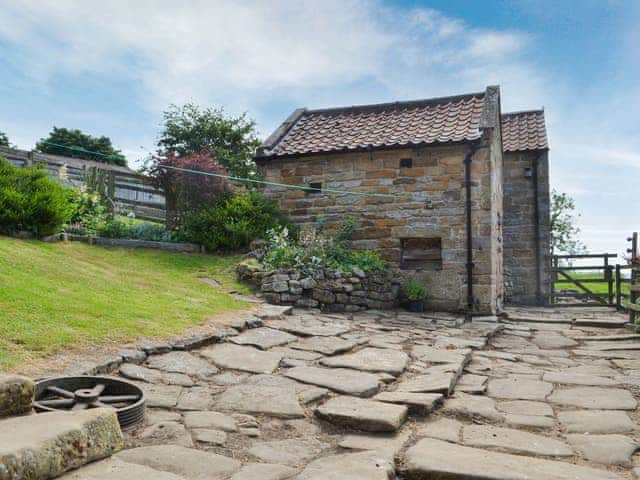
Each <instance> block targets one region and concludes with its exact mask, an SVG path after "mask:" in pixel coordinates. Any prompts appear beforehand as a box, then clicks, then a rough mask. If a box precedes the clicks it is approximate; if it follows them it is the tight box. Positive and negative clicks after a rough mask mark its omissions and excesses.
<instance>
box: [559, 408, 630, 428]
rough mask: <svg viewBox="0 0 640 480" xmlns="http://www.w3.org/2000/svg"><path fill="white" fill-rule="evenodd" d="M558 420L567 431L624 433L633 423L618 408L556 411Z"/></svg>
mask: <svg viewBox="0 0 640 480" xmlns="http://www.w3.org/2000/svg"><path fill="white" fill-rule="evenodd" d="M558 420H559V421H560V423H561V424H562V426H563V427H564V428H565V429H566V430H567V432H568V433H592V434H593V433H596V434H597V433H626V432H632V431H633V430H634V429H635V424H634V423H633V421H631V419H630V418H629V416H628V415H627V414H626V413H625V412H621V411H619V410H576V411H564V412H558Z"/></svg>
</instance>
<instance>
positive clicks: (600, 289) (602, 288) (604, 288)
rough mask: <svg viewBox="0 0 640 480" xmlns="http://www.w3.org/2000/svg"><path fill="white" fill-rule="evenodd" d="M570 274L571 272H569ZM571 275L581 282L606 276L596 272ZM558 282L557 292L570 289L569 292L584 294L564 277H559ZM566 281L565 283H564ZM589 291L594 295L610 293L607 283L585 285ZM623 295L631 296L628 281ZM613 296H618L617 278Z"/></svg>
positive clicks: (623, 288)
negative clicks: (581, 280)
mask: <svg viewBox="0 0 640 480" xmlns="http://www.w3.org/2000/svg"><path fill="white" fill-rule="evenodd" d="M567 273H569V272H567ZM569 275H570V276H571V277H572V278H575V279H576V280H580V279H585V278H604V274H603V273H602V272H596V273H593V272H591V273H585V272H570V273H569ZM558 280H559V281H558V282H556V284H555V289H556V291H557V290H561V289H568V290H575V291H578V292H582V290H581V289H580V288H579V287H578V286H577V285H575V284H574V283H571V282H568V281H566V279H565V278H564V277H562V275H559V278H558ZM563 280H564V281H563ZM584 285H585V286H586V287H587V288H588V289H589V290H591V291H592V292H593V293H605V294H606V293H608V292H609V285H608V284H607V283H604V282H602V283H585V284H584ZM622 293H625V294H629V282H628V281H624V279H623V281H622ZM613 294H614V296H615V294H616V285H615V278H614V284H613Z"/></svg>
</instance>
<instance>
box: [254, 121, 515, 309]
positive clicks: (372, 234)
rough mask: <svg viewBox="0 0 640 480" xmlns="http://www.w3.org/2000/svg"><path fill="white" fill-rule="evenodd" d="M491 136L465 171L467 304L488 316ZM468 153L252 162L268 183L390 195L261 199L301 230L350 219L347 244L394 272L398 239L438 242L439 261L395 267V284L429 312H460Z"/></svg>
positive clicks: (286, 194)
mask: <svg viewBox="0 0 640 480" xmlns="http://www.w3.org/2000/svg"><path fill="white" fill-rule="evenodd" d="M494 130H495V129H491V130H490V131H489V132H488V133H487V135H486V138H484V139H483V144H482V146H481V148H480V149H479V150H478V151H477V152H476V154H475V155H474V157H473V162H472V165H471V169H472V182H473V188H472V195H473V197H472V209H473V213H472V222H473V232H474V233H473V236H474V242H475V247H474V248H476V249H480V250H477V251H476V252H475V255H474V257H475V258H474V263H475V270H476V273H477V275H476V276H475V277H474V282H475V281H477V282H478V287H477V288H476V289H475V299H476V308H477V310H478V311H481V312H485V313H493V312H495V311H496V307H497V303H498V302H497V301H496V290H497V287H496V282H497V281H498V280H497V279H498V276H497V273H496V272H498V271H500V270H501V260H500V264H498V259H497V256H496V255H495V254H492V253H491V252H492V251H493V249H494V242H495V238H496V237H498V236H501V232H494V231H493V230H492V228H493V227H492V226H493V225H495V223H496V222H494V219H493V217H494V216H495V212H496V208H494V202H495V197H494V195H492V188H495V184H496V182H495V178H497V177H496V175H497V173H496V169H495V167H492V165H490V163H489V162H490V160H491V161H494V162H501V160H502V159H501V150H500V154H499V157H498V158H496V155H492V154H491V152H490V150H491V149H492V148H493V144H494V143H495V140H494V136H495V134H494ZM468 151H469V146H468V145H455V146H446V147H443V146H438V147H423V148H412V149H396V150H380V151H371V152H364V153H345V154H327V155H312V156H305V157H297V158H284V159H283V158H275V159H270V160H262V161H260V160H259V159H258V160H259V167H260V173H261V176H262V178H264V179H265V180H267V181H270V182H280V183H286V184H292V185H301V186H309V185H311V184H314V183H321V184H322V187H323V188H331V189H340V190H353V191H366V192H375V193H384V194H391V195H393V197H391V198H388V197H367V196H358V195H346V194H343V195H340V194H324V193H311V192H305V191H303V190H294V189H288V188H284V187H278V186H266V187H265V188H264V193H265V194H266V195H268V196H270V197H272V198H273V199H275V200H276V201H278V203H279V205H280V207H281V208H282V209H284V211H286V212H287V213H288V215H289V216H290V217H291V219H292V220H293V221H294V222H296V223H297V224H299V225H301V226H310V225H313V224H315V222H316V221H317V220H318V219H320V218H322V219H323V220H324V221H325V224H326V225H327V226H328V227H329V228H331V226H332V225H334V224H336V223H337V222H339V221H340V220H341V219H343V218H345V217H346V216H350V215H352V216H354V217H355V219H356V221H357V223H358V227H359V228H358V231H357V236H356V239H355V241H354V245H353V246H354V247H355V248H358V249H362V250H367V249H368V250H375V251H378V252H379V253H380V254H381V255H382V256H383V258H385V259H386V260H387V261H388V262H389V263H390V264H391V265H393V266H394V267H400V266H401V257H402V240H403V239H407V238H419V239H440V240H441V260H440V262H434V263H433V264H432V265H428V266H425V267H424V268H413V269H412V268H408V269H402V270H400V271H399V272H400V273H399V275H400V276H401V279H400V281H402V280H406V279H409V278H412V279H416V280H418V281H421V282H424V283H425V284H426V285H427V286H428V288H429V304H430V307H431V308H434V309H442V310H452V311H456V310H463V309H464V308H465V307H466V225H465V221H466V220H465V219H466V210H465V180H464V168H465V167H464V158H465V155H466V154H467V152H468ZM406 159H411V166H410V167H409V168H405V167H403V166H402V164H403V162H402V161H403V160H406ZM405 165H406V163H405ZM500 183H501V182H498V184H500ZM487 248H488V249H489V250H488V252H487V250H486V249H487ZM485 252H487V253H488V254H485ZM492 262H494V263H495V264H492Z"/></svg>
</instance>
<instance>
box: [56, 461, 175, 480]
mask: <svg viewBox="0 0 640 480" xmlns="http://www.w3.org/2000/svg"><path fill="white" fill-rule="evenodd" d="M125 478H126V479H130V480H186V479H185V478H184V477H180V476H178V475H174V474H173V473H168V472H161V471H159V470H155V469H153V468H150V467H147V466H144V465H136V464H135V463H127V462H123V461H122V460H118V459H115V458H108V459H106V460H100V461H99V462H94V463H92V464H90V465H85V466H84V467H81V468H79V469H77V470H72V471H71V472H69V473H66V474H64V475H63V476H62V477H59V480H123V479H125Z"/></svg>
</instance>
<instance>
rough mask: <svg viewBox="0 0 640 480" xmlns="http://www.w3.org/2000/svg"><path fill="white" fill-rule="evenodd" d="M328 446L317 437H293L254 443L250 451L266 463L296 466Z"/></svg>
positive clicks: (307, 460)
mask: <svg viewBox="0 0 640 480" xmlns="http://www.w3.org/2000/svg"><path fill="white" fill-rule="evenodd" d="M328 447H329V445H328V444H326V443H323V442H320V441H319V440H316V439H315V438H291V439H286V440H274V441H270V442H257V443H254V444H253V446H252V447H251V448H250V449H249V453H250V454H251V455H253V456H254V457H256V458H257V459H259V460H262V461H263V462H266V463H278V464H283V465H290V466H296V465H302V464H305V463H307V462H309V461H310V460H312V459H313V458H316V457H317V456H318V455H320V453H322V451H323V450H325V449H327V448H328Z"/></svg>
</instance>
